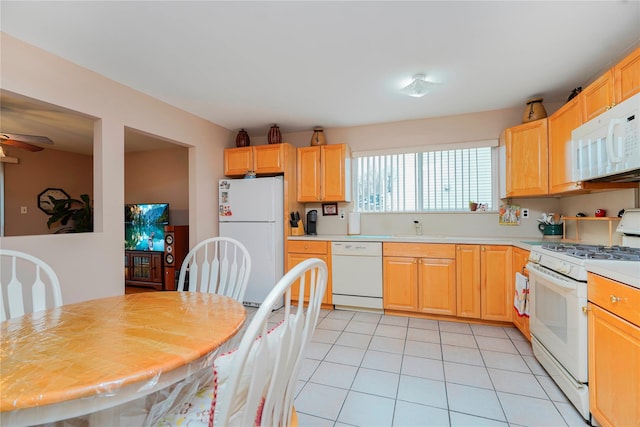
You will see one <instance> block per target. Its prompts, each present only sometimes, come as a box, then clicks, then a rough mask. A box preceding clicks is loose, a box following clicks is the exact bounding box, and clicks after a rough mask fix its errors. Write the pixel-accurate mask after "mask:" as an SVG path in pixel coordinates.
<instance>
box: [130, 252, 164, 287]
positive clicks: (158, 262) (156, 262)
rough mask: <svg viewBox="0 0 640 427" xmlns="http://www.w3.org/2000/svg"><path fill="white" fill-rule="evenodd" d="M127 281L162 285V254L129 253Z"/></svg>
mask: <svg viewBox="0 0 640 427" xmlns="http://www.w3.org/2000/svg"><path fill="white" fill-rule="evenodd" d="M129 279H130V280H132V281H138V282H154V283H162V253H160V252H157V253H154V252H149V253H142V252H132V253H130V254H129Z"/></svg>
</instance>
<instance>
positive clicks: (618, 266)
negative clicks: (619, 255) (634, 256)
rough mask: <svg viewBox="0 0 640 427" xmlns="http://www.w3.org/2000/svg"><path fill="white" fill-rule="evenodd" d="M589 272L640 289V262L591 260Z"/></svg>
mask: <svg viewBox="0 0 640 427" xmlns="http://www.w3.org/2000/svg"><path fill="white" fill-rule="evenodd" d="M586 266H587V271H590V272H592V273H595V274H598V275H600V276H603V277H606V278H608V279H611V280H615V281H617V282H621V283H625V284H627V285H629V286H633V287H634V288H638V289H640V262H637V261H611V260H590V261H587V263H586Z"/></svg>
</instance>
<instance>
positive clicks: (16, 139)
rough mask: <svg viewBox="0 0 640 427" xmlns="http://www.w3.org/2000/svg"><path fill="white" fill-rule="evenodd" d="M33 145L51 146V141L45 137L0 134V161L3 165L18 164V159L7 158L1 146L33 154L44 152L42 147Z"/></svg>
mask: <svg viewBox="0 0 640 427" xmlns="http://www.w3.org/2000/svg"><path fill="white" fill-rule="evenodd" d="M34 144H53V141H52V140H51V139H50V138H48V137H46V136H39V135H23V134H18V133H0V161H2V162H3V163H18V159H16V158H15V157H8V156H7V154H6V153H5V151H4V149H3V147H2V146H3V145H7V146H11V147H16V148H20V149H23V150H27V151H33V152H35V151H42V150H44V148H43V147H40V146H38V145H34Z"/></svg>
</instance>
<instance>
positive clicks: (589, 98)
mask: <svg viewBox="0 0 640 427" xmlns="http://www.w3.org/2000/svg"><path fill="white" fill-rule="evenodd" d="M580 100H581V102H582V120H583V121H584V122H585V123H586V122H588V121H589V120H591V119H593V118H594V117H596V116H598V115H600V114H602V113H604V112H605V111H607V110H608V109H609V108H611V107H612V106H613V105H614V103H615V101H614V93H613V70H609V71H607V72H606V73H604V74H603V75H602V76H600V77H599V78H598V79H597V80H596V81H594V82H593V83H591V84H590V85H589V86H587V87H586V89H584V90H583V91H582V96H581V97H580Z"/></svg>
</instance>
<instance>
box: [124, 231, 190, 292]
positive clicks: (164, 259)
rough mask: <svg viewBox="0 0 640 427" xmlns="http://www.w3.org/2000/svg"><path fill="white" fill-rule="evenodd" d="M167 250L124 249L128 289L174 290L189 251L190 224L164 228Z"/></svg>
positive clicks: (134, 290) (137, 290) (129, 290)
mask: <svg viewBox="0 0 640 427" xmlns="http://www.w3.org/2000/svg"><path fill="white" fill-rule="evenodd" d="M164 231H165V235H164V240H165V242H164V251H138V250H125V255H124V278H125V282H124V283H125V292H126V293H133V292H146V291H175V290H176V285H177V283H176V281H177V278H178V276H179V274H180V267H182V261H184V258H185V256H186V255H187V253H188V252H189V226H188V225H167V226H165V227H164Z"/></svg>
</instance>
